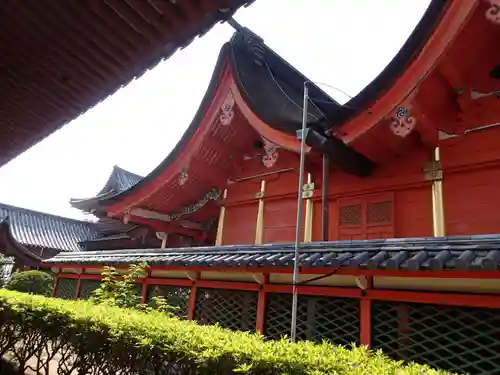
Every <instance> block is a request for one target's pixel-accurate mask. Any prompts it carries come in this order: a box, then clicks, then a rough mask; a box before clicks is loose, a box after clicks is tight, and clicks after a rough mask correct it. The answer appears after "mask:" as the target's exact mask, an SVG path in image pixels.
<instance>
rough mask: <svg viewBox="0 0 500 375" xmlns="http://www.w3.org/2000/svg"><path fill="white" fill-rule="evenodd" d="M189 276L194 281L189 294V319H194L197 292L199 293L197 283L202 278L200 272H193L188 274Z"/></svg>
mask: <svg viewBox="0 0 500 375" xmlns="http://www.w3.org/2000/svg"><path fill="white" fill-rule="evenodd" d="M188 277H189V278H190V279H191V280H192V281H193V285H192V286H191V295H190V296H189V303H188V312H187V318H188V320H194V315H195V312H196V294H197V293H198V287H197V284H198V279H199V278H200V273H199V272H196V273H192V274H191V275H188Z"/></svg>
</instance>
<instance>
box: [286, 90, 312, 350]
mask: <svg viewBox="0 0 500 375" xmlns="http://www.w3.org/2000/svg"><path fill="white" fill-rule="evenodd" d="M308 83H309V82H307V81H306V82H304V105H303V107H302V134H301V142H300V168H299V186H298V192H297V227H296V228H295V256H294V259H293V289H292V326H291V333H290V339H291V340H292V341H295V338H296V336H297V303H298V297H299V296H298V286H297V284H298V283H299V255H300V252H299V250H300V225H301V224H302V188H303V186H304V159H305V149H306V135H307V133H306V132H307V114H308V113H307V106H308V104H309V93H308V88H307V84H308Z"/></svg>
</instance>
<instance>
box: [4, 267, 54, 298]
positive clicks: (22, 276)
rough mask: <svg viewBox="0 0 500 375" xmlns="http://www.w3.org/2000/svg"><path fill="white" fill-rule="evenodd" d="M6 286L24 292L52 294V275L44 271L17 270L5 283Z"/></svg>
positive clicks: (43, 294)
mask: <svg viewBox="0 0 500 375" xmlns="http://www.w3.org/2000/svg"><path fill="white" fill-rule="evenodd" d="M5 288H6V289H9V290H16V291H18V292H23V293H31V294H40V295H42V296H50V294H51V292H52V276H51V275H50V274H49V273H47V272H43V271H36V270H32V271H22V272H16V273H14V274H13V275H12V277H11V279H10V280H9V281H8V282H7V283H6V284H5Z"/></svg>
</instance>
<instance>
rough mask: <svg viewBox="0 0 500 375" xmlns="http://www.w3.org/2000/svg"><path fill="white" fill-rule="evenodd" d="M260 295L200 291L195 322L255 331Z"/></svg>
mask: <svg viewBox="0 0 500 375" xmlns="http://www.w3.org/2000/svg"><path fill="white" fill-rule="evenodd" d="M257 301H258V293H256V292H247V291H241V290H224V289H198V292H197V295H196V310H195V320H196V321H198V323H200V324H216V323H219V324H220V325H221V326H222V327H224V328H229V329H233V330H239V331H255V326H256V323H257Z"/></svg>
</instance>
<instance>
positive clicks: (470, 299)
mask: <svg viewBox="0 0 500 375" xmlns="http://www.w3.org/2000/svg"><path fill="white" fill-rule="evenodd" d="M366 298H368V299H371V300H377V301H394V302H414V303H428V304H435V305H449V306H470V307H480V308H490V309H500V295H492V294H464V293H442V292H411V291H396V290H377V289H373V290H367V291H366Z"/></svg>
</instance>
